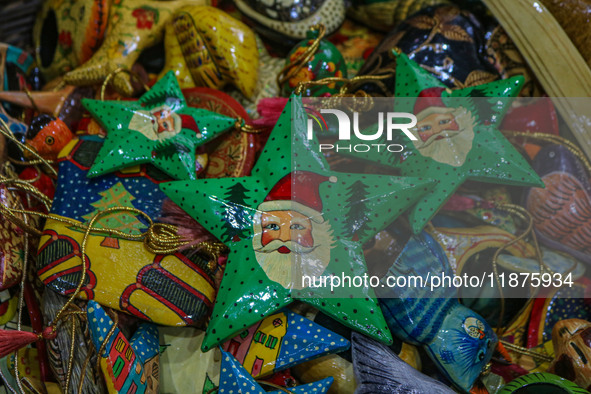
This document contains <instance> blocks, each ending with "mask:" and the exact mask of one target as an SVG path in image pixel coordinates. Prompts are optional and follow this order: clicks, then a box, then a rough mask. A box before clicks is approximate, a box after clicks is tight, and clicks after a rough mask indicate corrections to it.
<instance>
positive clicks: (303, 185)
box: [259, 171, 336, 223]
mask: <svg viewBox="0 0 591 394" xmlns="http://www.w3.org/2000/svg"><path fill="white" fill-rule="evenodd" d="M323 182H331V183H334V182H336V177H334V176H331V177H328V176H324V175H320V174H316V173H313V172H309V171H294V172H291V173H289V174H287V175H286V176H284V177H283V178H282V179H281V180H280V181H279V182H277V183H276V184H275V186H273V188H272V189H271V191H270V192H269V194H268V195H267V197H266V198H265V200H264V201H263V202H262V203H261V204H260V205H259V210H261V211H267V212H268V211H285V210H293V211H297V212H299V213H301V214H302V215H305V216H307V217H309V218H310V219H311V220H314V221H315V222H318V223H320V222H323V221H324V219H323V217H322V199H321V198H320V184H321V183H323Z"/></svg>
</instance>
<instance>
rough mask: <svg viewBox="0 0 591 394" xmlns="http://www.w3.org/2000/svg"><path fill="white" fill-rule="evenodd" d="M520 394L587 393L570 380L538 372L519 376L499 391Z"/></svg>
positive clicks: (505, 393) (500, 392)
mask: <svg viewBox="0 0 591 394" xmlns="http://www.w3.org/2000/svg"><path fill="white" fill-rule="evenodd" d="M521 393H540V394H541V393H561V394H562V393H564V394H588V393H589V392H588V391H587V390H585V389H584V388H582V387H579V386H577V385H576V384H575V383H573V382H571V381H570V380H567V379H564V378H561V377H560V376H557V375H554V374H551V373H540V372H538V373H530V374H527V375H523V376H520V377H518V378H517V379H514V380H512V381H511V382H509V383H508V384H506V385H505V386H503V388H502V389H501V390H500V391H499V394H521Z"/></svg>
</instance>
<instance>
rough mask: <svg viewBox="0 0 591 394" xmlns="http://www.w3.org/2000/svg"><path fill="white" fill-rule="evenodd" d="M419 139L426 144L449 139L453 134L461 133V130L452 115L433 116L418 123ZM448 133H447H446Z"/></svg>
mask: <svg viewBox="0 0 591 394" xmlns="http://www.w3.org/2000/svg"><path fill="white" fill-rule="evenodd" d="M416 127H417V129H418V131H419V138H420V139H421V141H423V142H424V143H425V144H427V143H429V141H434V140H440V139H443V138H449V137H450V136H451V135H453V132H454V131H456V132H459V131H460V128H459V127H458V124H457V123H456V119H455V118H454V116H453V115H452V114H451V113H442V114H431V115H429V116H427V117H425V118H424V119H421V120H420V121H419V122H417V126H416ZM445 131H447V133H444V132H445Z"/></svg>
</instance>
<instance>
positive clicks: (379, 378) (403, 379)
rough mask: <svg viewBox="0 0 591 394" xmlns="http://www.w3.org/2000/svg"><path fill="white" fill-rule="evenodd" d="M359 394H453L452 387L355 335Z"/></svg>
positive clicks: (352, 340)
mask: <svg viewBox="0 0 591 394" xmlns="http://www.w3.org/2000/svg"><path fill="white" fill-rule="evenodd" d="M351 342H352V347H353V352H352V353H353V368H354V369H355V378H356V380H357V382H359V385H358V387H357V389H356V390H355V393H356V394H422V393H433V394H453V393H455V391H453V390H452V389H451V388H449V387H447V386H446V385H444V384H443V383H441V382H439V381H437V380H435V379H433V378H431V377H429V376H427V375H424V374H422V373H421V372H419V371H417V370H416V369H414V368H413V367H411V366H410V365H408V364H407V363H405V362H404V361H402V359H401V358H400V357H398V356H397V355H396V353H394V352H393V351H392V350H391V349H390V348H388V347H387V346H385V345H383V344H381V343H378V342H376V341H373V340H371V339H369V338H367V337H364V336H363V335H361V334H358V333H353V335H352V337H351Z"/></svg>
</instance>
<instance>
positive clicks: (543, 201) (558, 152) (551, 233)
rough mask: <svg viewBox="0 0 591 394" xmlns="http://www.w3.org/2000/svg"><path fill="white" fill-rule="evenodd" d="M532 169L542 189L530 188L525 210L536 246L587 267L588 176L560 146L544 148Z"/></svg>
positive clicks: (590, 236) (590, 228)
mask: <svg viewBox="0 0 591 394" xmlns="http://www.w3.org/2000/svg"><path fill="white" fill-rule="evenodd" d="M533 167H534V169H535V170H536V172H537V173H538V175H539V176H541V177H542V180H543V181H544V184H545V185H546V187H545V188H544V189H540V188H531V189H529V190H528V192H527V194H526V197H525V206H526V207H527V209H528V211H529V212H531V214H532V216H533V221H534V229H535V231H536V234H537V235H538V237H539V239H540V242H542V243H543V244H545V245H548V246H549V247H552V248H554V249H556V250H560V251H563V252H566V253H568V254H570V255H572V256H574V257H576V258H577V259H578V260H581V261H583V262H585V263H587V264H589V263H591V257H590V252H591V216H590V212H591V174H590V173H589V172H588V171H589V170H588V169H586V168H585V166H584V164H583V161H582V160H581V159H580V158H578V157H577V155H576V154H575V153H573V152H572V151H571V150H569V149H568V148H567V147H566V146H563V145H548V146H546V147H544V148H542V149H541V150H540V152H539V153H538V154H537V155H536V157H535V159H534V162H533Z"/></svg>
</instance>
